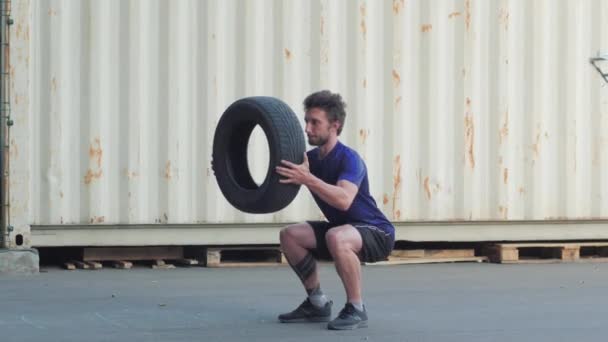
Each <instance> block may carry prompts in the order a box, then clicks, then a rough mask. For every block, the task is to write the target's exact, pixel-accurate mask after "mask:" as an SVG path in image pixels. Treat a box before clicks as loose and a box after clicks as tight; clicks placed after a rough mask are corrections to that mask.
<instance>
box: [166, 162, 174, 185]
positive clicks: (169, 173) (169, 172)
mask: <svg viewBox="0 0 608 342" xmlns="http://www.w3.org/2000/svg"><path fill="white" fill-rule="evenodd" d="M171 178H173V172H172V170H171V161H170V160H167V162H166V163H165V179H167V180H169V179H171Z"/></svg>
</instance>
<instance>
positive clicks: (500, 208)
mask: <svg viewBox="0 0 608 342" xmlns="http://www.w3.org/2000/svg"><path fill="white" fill-rule="evenodd" d="M498 211H499V212H500V216H502V218H503V219H505V220H506V219H507V218H508V217H509V208H507V207H503V206H502V205H500V206H498Z"/></svg>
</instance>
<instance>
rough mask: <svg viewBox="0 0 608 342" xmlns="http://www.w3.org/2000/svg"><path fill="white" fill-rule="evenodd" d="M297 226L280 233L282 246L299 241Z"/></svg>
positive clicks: (284, 229) (286, 228)
mask: <svg viewBox="0 0 608 342" xmlns="http://www.w3.org/2000/svg"><path fill="white" fill-rule="evenodd" d="M296 229H297V226H294V225H291V226H287V227H284V228H283V229H281V231H280V232H279V240H280V241H281V245H284V244H288V243H290V242H294V241H296V240H297V234H296V233H297V232H296Z"/></svg>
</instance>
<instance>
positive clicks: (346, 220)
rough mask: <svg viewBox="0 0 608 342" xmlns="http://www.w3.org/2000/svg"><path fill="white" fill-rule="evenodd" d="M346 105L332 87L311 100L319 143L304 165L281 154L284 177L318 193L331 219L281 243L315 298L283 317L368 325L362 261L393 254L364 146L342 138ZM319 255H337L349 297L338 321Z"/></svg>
mask: <svg viewBox="0 0 608 342" xmlns="http://www.w3.org/2000/svg"><path fill="white" fill-rule="evenodd" d="M345 107H346V104H345V103H344V102H343V101H342V97H341V96H340V95H339V94H334V93H331V92H329V91H327V90H324V91H319V92H316V93H313V94H311V95H309V96H308V97H307V98H306V99H305V100H304V109H305V118H304V120H305V122H306V135H307V136H308V143H309V144H310V145H312V146H317V147H316V148H314V149H312V150H310V151H308V152H306V153H305V154H304V162H303V163H302V164H300V165H298V164H294V163H291V162H289V161H281V166H277V168H276V171H277V172H278V173H279V174H280V175H281V176H283V177H284V178H283V179H282V180H281V182H282V183H293V184H301V185H304V186H306V187H307V188H308V189H309V190H310V192H311V193H312V195H313V198H314V200H315V201H316V203H317V205H318V206H319V208H320V209H321V211H322V212H323V214H324V215H325V218H326V219H327V221H308V222H306V223H300V224H295V225H291V226H288V227H285V228H283V229H282V230H281V234H280V240H281V249H282V250H283V253H284V254H285V256H286V258H287V260H288V262H289V264H290V265H291V267H292V268H293V269H294V271H295V273H296V274H297V275H298V277H299V278H300V280H301V281H302V284H303V285H304V288H305V289H306V292H307V294H308V297H307V298H306V300H305V301H304V302H303V303H302V304H301V305H300V306H299V307H298V308H296V309H295V310H294V311H292V312H289V313H286V314H282V315H279V321H281V322H284V323H288V322H307V321H308V322H329V323H328V325H327V327H328V328H329V329H336V330H344V329H355V328H362V327H366V326H367V311H366V310H365V306H364V305H363V300H362V297H361V263H360V262H361V261H366V262H376V261H379V260H386V258H387V257H388V255H389V254H390V252H391V250H392V249H393V244H394V241H395V229H394V227H393V226H392V225H391V223H390V222H389V220H388V219H387V218H386V217H385V216H384V215H383V214H382V212H381V211H380V209H378V207H377V205H376V202H375V200H374V199H373V197H372V196H371V195H370V193H369V183H368V178H367V169H366V166H365V163H364V162H363V160H362V159H361V157H359V155H358V154H357V152H355V151H354V150H352V149H351V148H349V147H347V146H345V145H343V144H342V143H341V142H340V141H338V136H339V135H340V133H341V132H342V128H343V126H344V119H345V117H346V112H345V110H344V108H345ZM315 258H316V259H329V260H331V259H333V260H334V263H335V266H336V270H337V272H338V275H339V276H340V279H341V280H342V283H343V285H344V289H345V290H346V298H347V303H346V305H345V306H344V308H343V309H342V311H341V312H340V314H339V315H338V317H336V318H335V319H334V320H332V321H330V318H331V306H332V302H331V301H329V300H328V299H327V297H326V296H325V295H324V294H323V291H321V285H320V282H319V276H318V272H317V263H316V260H315Z"/></svg>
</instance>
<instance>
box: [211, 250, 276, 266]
mask: <svg viewBox="0 0 608 342" xmlns="http://www.w3.org/2000/svg"><path fill="white" fill-rule="evenodd" d="M202 264H203V265H204V266H206V267H255V266H276V265H284V264H287V261H286V259H285V257H284V256H283V253H282V252H281V250H280V249H279V247H255V246H244V247H208V248H205V249H204V253H203V260H202Z"/></svg>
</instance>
